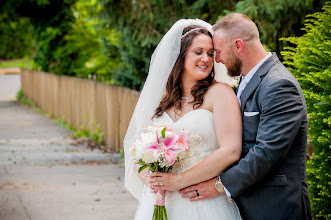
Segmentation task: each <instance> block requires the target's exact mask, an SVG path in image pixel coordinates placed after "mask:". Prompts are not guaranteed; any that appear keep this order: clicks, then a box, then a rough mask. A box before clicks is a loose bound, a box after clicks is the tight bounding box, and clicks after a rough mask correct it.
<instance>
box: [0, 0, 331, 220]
mask: <svg viewBox="0 0 331 220" xmlns="http://www.w3.org/2000/svg"><path fill="white" fill-rule="evenodd" d="M231 12H241V13H244V14H246V15H248V16H249V17H250V18H251V19H252V20H253V21H254V22H255V23H256V24H257V26H258V28H259V31H260V36H261V41H262V43H263V45H264V47H265V48H266V49H267V50H268V51H274V52H276V53H277V54H278V56H279V57H280V59H281V60H282V61H284V63H285V65H286V66H287V67H288V68H289V69H290V70H291V71H292V74H293V75H294V76H295V77H296V78H297V79H298V80H299V82H300V85H301V86H302V88H303V91H304V94H305V97H306V101H307V107H308V114H309V138H310V144H311V145H312V146H313V148H314V153H313V156H312V157H310V159H309V161H308V163H307V164H308V169H307V173H308V183H309V191H310V196H311V203H312V208H313V216H314V218H315V219H331V210H330V207H331V144H330V140H331V129H330V127H331V96H330V93H331V91H330V90H331V80H330V79H331V78H330V74H331V66H330V64H331V32H330V29H331V16H330V13H331V3H330V1H327V0H222V1H221V0H213V1H211V0H186V1H184V0H176V1H175V0H98V1H97V0H2V1H1V2H0V67H7V66H20V67H26V68H30V69H34V70H41V71H45V72H52V73H54V74H58V75H68V76H74V77H80V78H89V79H93V80H97V81H102V82H105V83H107V84H113V85H119V86H123V87H127V88H131V89H134V90H138V91H139V90H140V89H141V88H142V86H143V83H144V81H145V79H146V76H147V73H148V67H149V62H150V57H151V55H152V53H153V51H154V49H155V47H156V46H157V44H158V42H159V41H160V39H161V38H162V36H163V35H164V34H165V33H166V32H167V31H168V30H169V28H170V27H171V26H172V25H173V24H174V23H175V22H176V21H177V20H178V19H181V18H200V19H202V20H205V21H207V22H209V23H211V24H214V23H215V22H216V21H217V20H219V19H220V18H222V17H223V16H225V15H227V14H229V13H231ZM307 15H310V16H309V17H307Z"/></svg>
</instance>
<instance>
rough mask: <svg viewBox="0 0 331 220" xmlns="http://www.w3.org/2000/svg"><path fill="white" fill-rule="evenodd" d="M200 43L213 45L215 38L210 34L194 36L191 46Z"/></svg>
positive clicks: (208, 45)
mask: <svg viewBox="0 0 331 220" xmlns="http://www.w3.org/2000/svg"><path fill="white" fill-rule="evenodd" d="M198 45H202V46H207V47H213V40H212V38H211V37H210V36H208V35H205V34H199V35H197V36H195V37H194V38H193V40H192V44H191V47H193V46H198Z"/></svg>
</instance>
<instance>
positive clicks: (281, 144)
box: [221, 53, 311, 220]
mask: <svg viewBox="0 0 331 220" xmlns="http://www.w3.org/2000/svg"><path fill="white" fill-rule="evenodd" d="M241 103H242V104H241V112H242V119H243V147H242V154H241V159H240V161H239V163H238V164H236V165H234V166H233V167H231V168H229V169H228V170H227V171H225V172H223V173H222V174H221V180H222V182H223V184H224V186H225V187H226V188H227V190H228V191H229V192H230V193H231V195H232V197H233V198H234V199H235V201H236V202H237V205H238V207H239V210H240V213H241V215H242V217H243V219H249V220H250V219H251V220H259V219H263V220H271V219H275V220H279V219H311V211H310V202H309V195H308V189H307V181H306V144H307V109H306V103H305V99H304V96H303V93H302V90H301V87H300V85H299V83H298V82H297V80H296V79H295V78H294V77H293V76H292V75H291V73H290V72H289V71H288V70H287V69H286V68H285V67H284V66H283V64H282V63H281V62H280V61H279V59H278V58H277V56H276V55H275V54H274V53H273V55H272V56H271V57H270V58H269V59H267V60H266V61H265V62H264V63H263V64H262V66H261V67H260V68H259V69H258V70H257V72H256V73H255V74H254V76H253V77H252V78H251V80H250V81H249V83H248V84H247V86H246V88H245V89H244V91H243V93H242V95H241Z"/></svg>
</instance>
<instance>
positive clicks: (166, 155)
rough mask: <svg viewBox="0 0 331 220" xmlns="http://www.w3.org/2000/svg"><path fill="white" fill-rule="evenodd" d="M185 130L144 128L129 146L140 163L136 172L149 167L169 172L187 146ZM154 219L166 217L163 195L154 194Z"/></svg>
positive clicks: (158, 126)
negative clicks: (177, 131)
mask: <svg viewBox="0 0 331 220" xmlns="http://www.w3.org/2000/svg"><path fill="white" fill-rule="evenodd" d="M186 136H187V133H186V131H184V130H183V131H181V132H180V133H179V134H177V133H176V132H175V131H173V130H172V129H171V128H167V127H166V126H160V125H154V126H149V127H148V128H146V129H144V132H143V133H142V134H141V135H140V137H139V138H138V140H137V141H136V142H135V143H134V145H133V146H132V147H131V148H130V154H131V155H132V156H133V157H134V159H135V160H137V161H138V162H137V164H140V165H141V166H140V168H139V170H138V173H140V172H141V171H142V170H144V169H146V168H149V170H150V171H152V172H163V173H166V172H170V171H171V170H172V167H173V165H174V163H175V162H176V161H177V159H178V155H179V153H181V152H184V151H187V150H188V148H189V145H188V142H187V137H186ZM154 219H157V220H159V219H168V217H167V210H166V208H165V203H164V196H163V195H161V194H160V193H159V192H158V193H157V194H156V201H155V205H154V213H153V220H154Z"/></svg>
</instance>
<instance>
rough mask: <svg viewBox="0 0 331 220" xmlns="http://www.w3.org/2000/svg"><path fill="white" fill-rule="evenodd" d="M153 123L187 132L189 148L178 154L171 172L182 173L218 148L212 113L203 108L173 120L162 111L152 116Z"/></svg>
mask: <svg viewBox="0 0 331 220" xmlns="http://www.w3.org/2000/svg"><path fill="white" fill-rule="evenodd" d="M153 124H158V125H164V126H167V127H171V128H172V129H174V130H175V131H176V132H178V133H179V132H180V131H181V130H185V131H187V133H188V143H189V147H190V148H189V150H188V151H187V152H184V153H182V154H180V155H179V162H176V163H175V164H174V167H173V170H172V172H173V173H182V172H184V171H186V170H188V169H190V168H191V167H193V166H194V165H196V164H198V163H199V162H201V161H202V160H203V159H205V158H206V157H207V156H208V155H210V154H211V153H213V152H214V151H215V150H217V149H218V144H217V138H216V134H215V129H214V123H213V113H212V112H210V111H208V110H205V109H196V110H193V111H191V112H188V113H186V114H185V115H184V116H182V117H181V118H180V119H179V120H178V121H176V122H174V121H173V120H172V119H171V118H170V116H169V115H168V114H167V113H166V112H164V113H163V115H162V116H160V117H158V118H154V120H153Z"/></svg>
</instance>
